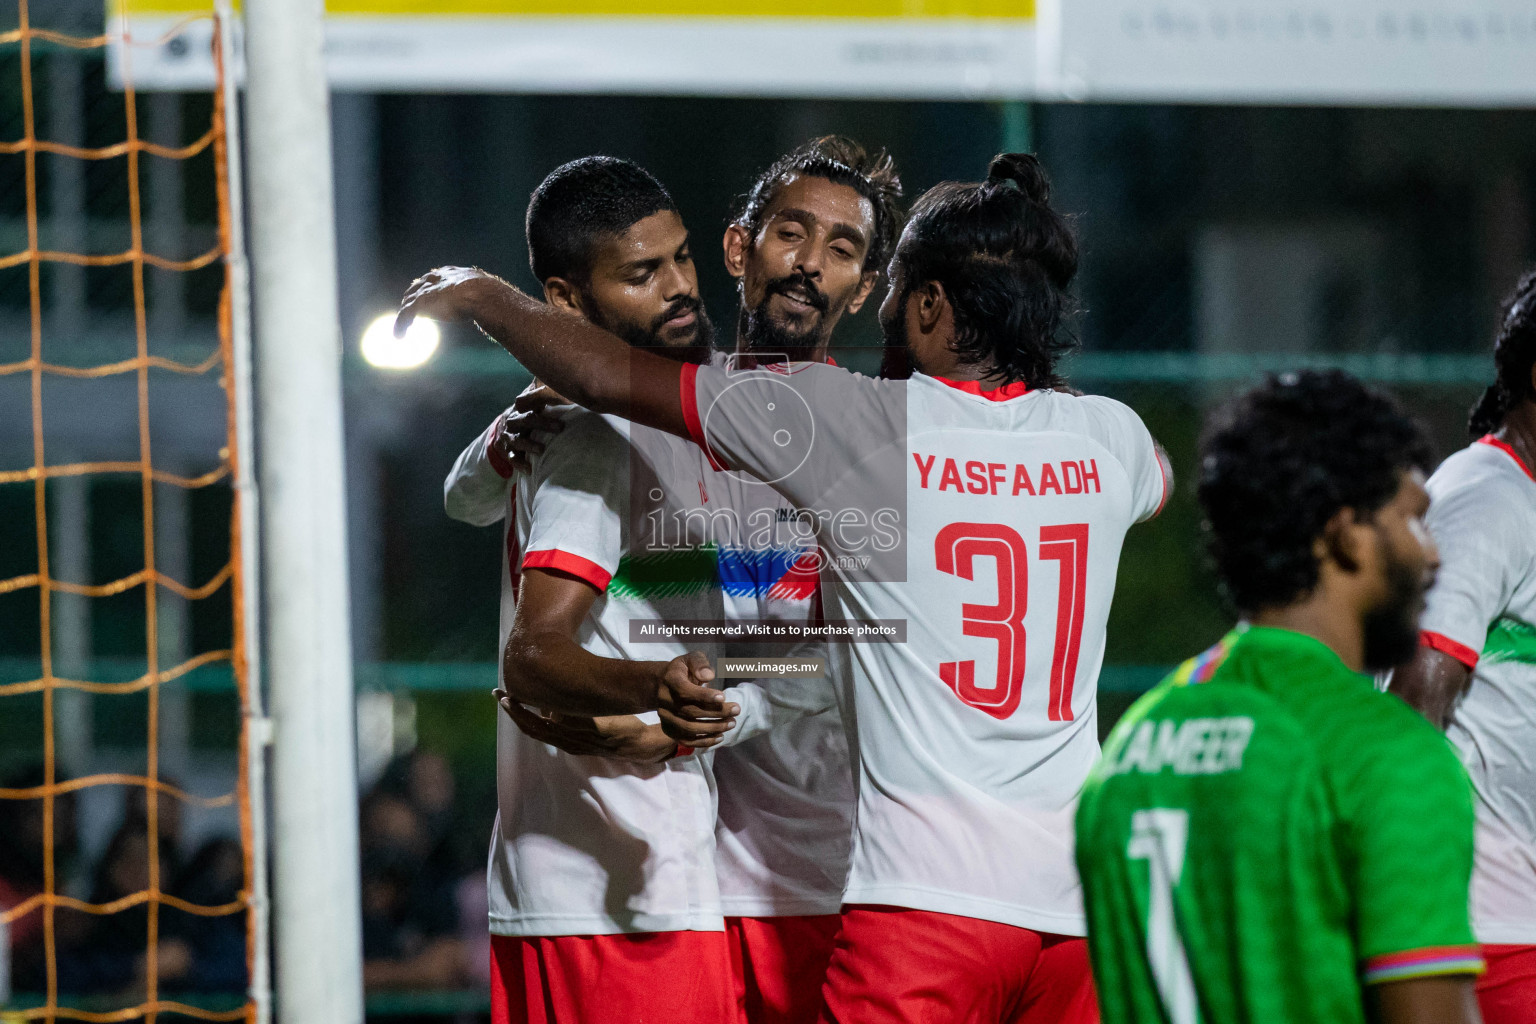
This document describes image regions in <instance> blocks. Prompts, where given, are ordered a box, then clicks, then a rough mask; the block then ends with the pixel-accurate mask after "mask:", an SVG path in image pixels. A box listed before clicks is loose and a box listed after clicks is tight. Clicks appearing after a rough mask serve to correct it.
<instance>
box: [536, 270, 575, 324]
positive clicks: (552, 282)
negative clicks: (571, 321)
mask: <svg viewBox="0 0 1536 1024" xmlns="http://www.w3.org/2000/svg"><path fill="white" fill-rule="evenodd" d="M544 301H545V302H547V303H549V304H550V306H552V307H553V308H555V309H557V310H559V311H560V312H562V313H575V314H576V315H577V316H582V315H583V313H582V309H581V292H580V291H579V290H578V289H577V288H576V286H575V285H574V284H572V283H571V282H570V281H568V280H566V279H565V278H563V277H551V278H549V279H548V280H546V281H545V282H544Z"/></svg>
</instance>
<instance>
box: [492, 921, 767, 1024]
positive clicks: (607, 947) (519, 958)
mask: <svg viewBox="0 0 1536 1024" xmlns="http://www.w3.org/2000/svg"><path fill="white" fill-rule="evenodd" d="M739 1019H740V1018H739V1015H738V1011H737V1008H736V991H735V981H734V976H733V974H732V972H731V956H730V952H729V950H728V949H727V948H726V943H725V933H724V932H645V933H639V934H634V933H630V934H623V935H532V936H511V935H493V936H491V1024H685V1022H686V1024H695V1022H697V1024H739Z"/></svg>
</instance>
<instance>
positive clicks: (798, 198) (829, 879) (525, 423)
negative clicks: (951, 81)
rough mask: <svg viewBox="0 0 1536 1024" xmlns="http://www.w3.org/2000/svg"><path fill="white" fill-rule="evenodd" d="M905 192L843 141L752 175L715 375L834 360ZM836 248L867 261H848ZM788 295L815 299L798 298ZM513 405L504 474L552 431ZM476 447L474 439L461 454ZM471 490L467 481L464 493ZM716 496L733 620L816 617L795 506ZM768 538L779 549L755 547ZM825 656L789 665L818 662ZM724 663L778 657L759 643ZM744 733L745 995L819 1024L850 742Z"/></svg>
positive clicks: (501, 437)
mask: <svg viewBox="0 0 1536 1024" xmlns="http://www.w3.org/2000/svg"><path fill="white" fill-rule="evenodd" d="M899 190H900V183H899V181H898V180H897V177H896V173H895V168H894V166H893V165H892V162H891V160H890V158H889V157H888V156H886V155H885V154H884V153H870V152H867V151H866V150H864V148H863V147H862V146H860V145H858V144H857V143H855V142H853V141H852V140H849V139H844V138H839V137H827V138H821V139H816V140H813V141H811V142H808V143H806V144H805V145H803V146H800V147H799V148H797V149H795V150H794V151H792V152H790V153H788V154H785V155H784V156H783V157H781V158H780V159H778V160H777V161H775V162H774V163H773V165H772V166H770V167H769V168H768V169H767V170H765V171H764V172H763V173H762V174H761V175H759V176H758V178H757V180H756V181H755V182H754V183H753V185H752V186H751V188H749V189H748V190H747V192H746V195H745V197H744V201H743V203H742V206H741V208H740V209H739V210H738V211H737V213H736V216H735V217H734V218H733V220H732V223H731V225H730V226H729V227H728V228H727V229H726V234H725V263H726V268H727V270H728V271H729V272H730V273H731V274H732V275H733V276H735V277H737V278H738V280H739V282H740V290H741V299H742V305H741V309H740V314H739V317H738V330H737V338H736V358H735V359H734V360H731V359H729V357H726V356H724V355H723V354H719V355H717V358H716V360H715V361H716V363H717V364H719V365H750V362H751V361H752V360H756V359H759V358H762V359H782V358H784V357H786V356H787V357H789V358H791V359H795V360H805V361H810V362H818V363H819V362H826V361H829V360H830V354H829V351H828V349H829V346H830V344H831V342H832V338H833V332H834V330H835V328H836V326H837V324H838V323H839V322H840V321H841V318H842V316H843V315H844V313H845V312H847V313H854V312H857V311H858V309H859V307H860V306H861V305H862V304H863V302H864V299H865V298H866V297H867V296H868V294H869V291H870V289H871V288H872V287H873V285H874V283H875V278H876V277H877V273H878V270H879V269H880V268H881V267H883V266H884V264H885V261H886V260H887V259H888V258H889V256H890V251H891V247H892V246H893V245H894V243H895V237H896V233H897V231H898V230H899V227H900V217H899V212H898V210H897V208H896V200H897V198H898V196H899ZM848 199H852V201H853V202H855V203H864V202H867V203H868V204H869V205H870V207H871V209H872V210H873V212H874V218H873V231H872V233H871V234H870V235H868V236H867V237H866V236H865V235H864V234H863V233H862V232H858V231H854V232H848V231H842V230H833V229H832V228H833V225H834V223H835V222H834V221H833V219H832V218H830V217H829V216H828V214H829V212H830V211H831V210H832V208H833V206H834V205H835V204H837V203H838V202H839V201H840V200H843V201H846V200H848ZM843 251H856V252H859V253H860V258H859V259H858V260H855V261H844V260H843V259H841V258H840V257H839V253H840V252H843ZM786 293H790V294H794V295H797V296H800V297H803V298H804V299H805V300H806V301H805V302H804V303H802V302H800V301H798V299H797V300H795V301H789V300H787V299H786V298H784V296H785V294H786ZM805 307H809V310H807V309H806V308H805ZM519 407H521V408H527V409H529V410H530V411H529V412H527V413H522V412H518V411H517V409H516V408H514V409H511V410H508V412H507V413H506V414H504V415H503V417H501V418H500V419H499V420H498V424H499V426H497V425H493V427H492V429H491V430H490V431H489V432H488V433H487V435H485V437H484V438H483V445H484V447H485V448H487V449H489V450H491V451H493V452H495V453H496V456H497V458H498V459H500V460H501V461H502V464H503V465H510V461H511V458H512V457H513V456H514V455H518V456H524V455H526V454H527V453H529V452H537V451H538V450H540V449H541V448H542V445H541V444H540V439H541V436H542V434H543V432H544V431H545V430H546V429H551V428H558V424H549V423H547V422H545V421H544V420H542V419H541V418H540V417H539V416H538V415H537V413H536V412H535V411H533V410H536V409H537V407H538V396H537V395H525V396H523V397H521V398H520V399H519ZM481 450H482V448H481V443H480V442H477V444H476V445H472V446H471V449H470V451H469V452H467V453H466V457H468V458H477V457H478V456H477V454H476V453H478V452H479V451H481ZM482 475H484V471H483V470H482ZM492 476H494V474H492ZM496 479H497V480H498V481H499V478H496ZM469 482H470V480H469V478H467V477H460V478H459V484H458V486H460V487H466V486H468V484H469ZM707 486H708V493H709V501H708V503H707V504H701V507H700V511H709V510H710V509H711V508H713V510H714V511H715V512H716V513H718V512H719V511H720V510H722V509H729V510H730V511H731V512H732V513H733V514H732V515H731V516H729V517H721V516H719V515H718V514H716V515H711V516H710V521H711V522H712V523H716V524H722V523H725V522H728V521H730V522H734V523H736V524H738V526H739V528H738V529H737V530H736V531H735V536H721V537H718V538H717V543H718V547H717V552H718V567H719V573H720V577H721V585H722V589H723V590H724V602H725V613H726V620H727V621H728V622H737V623H744V622H754V621H755V622H761V623H788V624H804V623H806V622H808V621H810V620H812V619H813V618H814V616H815V615H816V614H817V613H818V612H819V606H820V594H819V593H818V585H817V584H818V578H819V572H818V569H817V565H816V559H815V556H814V544H810V545H809V546H808V545H807V541H808V540H809V537H808V536H807V533H808V531H806V530H805V529H803V528H801V527H799V525H798V521H797V519H796V518H795V517H794V516H792V515H790V514H789V513H791V512H792V511H793V509H792V507H791V506H790V505H789V503H788V501H787V500H786V499H785V498H784V497H783V496H782V495H780V494H778V492H776V491H774V490H773V489H772V488H771V487H769V486H767V485H766V484H764V483H762V482H761V481H759V480H757V479H756V478H755V477H751V476H747V475H745V474H739V473H720V474H717V476H716V477H715V478H713V479H711V480H710V481H708V484H707ZM451 496H452V495H451V494H450V497H451ZM769 532H772V533H776V534H777V536H772V537H767V541H766V543H765V542H763V541H762V540H761V539H758V538H763V537H764V536H765V534H766V533H769ZM816 647H817V648H818V649H817V650H814V651H797V652H796V653H799V654H808V653H810V654H822V653H824V652H822V651H821V650H820V649H819V648H820V645H816ZM729 653H737V654H742V655H764V654H777V653H783V651H782V650H781V649H775V648H767V647H764V646H762V645H760V644H757V643H753V644H749V645H745V646H743V647H741V648H740V649H739V650H733V651H730V652H729ZM518 721H520V722H522V723H524V724H529V725H530V726H531V727H532V728H536V729H538V730H539V735H540V736H541V737H542V738H543V739H545V740H546V741H549V742H554V743H556V745H561V744H562V736H560V735H557V734H555V733H553V732H552V731H551V730H552V728H553V727H552V726H550V725H549V723H547V722H546V721H545V720H543V719H538V718H531V719H530V717H529V716H527V715H520V717H519V718H518ZM631 721H633V720H632V719H627V718H612V719H603V720H600V721H597V722H589V721H579V722H578V721H575V720H571V719H566V720H564V721H563V722H562V723H561V726H560V727H561V728H563V729H566V730H568V732H567V733H566V736H567V737H568V742H569V744H570V745H568V746H564V747H563V749H568V750H571V751H573V752H581V753H591V752H593V750H594V747H593V744H594V742H595V741H596V742H608V741H609V740H599V739H598V734H599V733H601V734H603V735H605V736H607V737H609V738H611V741H612V742H614V743H616V744H617V743H619V742H620V741H622V742H624V743H625V744H628V743H630V742H631V740H630V739H629V737H630V735H631V734H630V731H629V726H628V724H627V723H629V722H631ZM658 732H659V730H658ZM739 735H740V738H741V739H742V742H733V743H732V745H730V746H725V745H722V746H721V747H719V748H718V749H717V750H716V751H715V754H714V756H713V759H712V760H713V768H714V775H715V781H716V785H717V789H718V795H719V801H718V803H719V820H718V824H717V828H716V867H717V874H718V881H719V887H720V901H721V906H722V908H723V910H724V912H725V927H726V933H727V939H728V941H729V942H730V945H731V952H732V957H733V961H734V963H735V967H736V983H737V987H738V993H739V996H740V998H741V1002H742V1009H743V1012H744V1014H745V1018H746V1021H747V1024H811V1022H813V1021H814V1020H815V1019H816V1016H817V1013H818V1011H819V1009H820V991H821V983H822V980H823V978H824V977H825V975H826V966H827V961H828V960H829V958H830V957H831V954H832V942H833V938H834V937H835V935H836V932H837V928H838V924H839V916H838V909H839V907H840V904H841V902H842V892H843V885H844V882H845V880H846V877H847V873H848V848H849V839H850V836H849V832H850V826H851V820H852V816H853V783H852V775H851V771H850V768H849V763H848V750H847V740H846V738H845V737H844V734H843V730H842V726H841V723H840V721H838V718H837V715H836V712H835V709H831V708H828V709H827V710H825V711H822V712H821V713H819V714H812V715H808V716H807V717H804V718H800V719H798V720H795V721H793V722H790V723H786V724H784V725H782V726H781V727H779V728H775V729H774V730H773V731H772V732H771V733H770V734H768V735H751V736H747V735H746V734H745V733H743V734H739ZM727 739H728V741H733V740H736V739H737V736H731V737H728V738H727ZM617 756H624V753H623V751H619V752H617Z"/></svg>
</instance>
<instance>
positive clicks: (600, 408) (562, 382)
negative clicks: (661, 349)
mask: <svg viewBox="0 0 1536 1024" xmlns="http://www.w3.org/2000/svg"><path fill="white" fill-rule="evenodd" d="M417 316H430V317H438V318H441V319H446V320H454V321H466V320H468V321H473V322H474V323H475V325H476V326H478V327H479V328H480V329H481V330H482V331H484V332H485V333H486V334H487V335H489V336H490V337H491V338H492V339H493V340H495V342H496V343H497V344H499V345H500V346H501V347H502V348H504V349H506V350H507V351H508V352H510V353H512V355H513V356H514V357H516V358H517V360H518V361H519V362H521V363H522V364H523V365H524V366H525V367H527V368H528V369H529V370H530V371H532V373H533V374H534V376H536V377H538V378H539V379H540V380H542V381H543V382H544V383H545V384H547V385H549V386H550V387H551V388H553V389H554V390H555V391H558V392H559V393H560V394H562V395H564V396H565V397H566V398H567V399H568V400H570V401H572V402H575V403H576V404H578V405H582V406H585V407H586V408H588V409H591V410H592V411H593V412H600V413H614V414H616V415H619V416H623V417H625V418H627V419H631V420H633V421H635V422H636V423H644V424H646V425H647V426H652V427H656V428H658V429H660V430H666V431H669V432H670V433H674V434H677V435H679V436H681V437H687V436H688V429H687V424H686V422H685V420H684V418H683V410H682V402H681V401H680V399H679V387H678V384H679V377H680V375H681V373H682V364H681V363H678V362H676V361H674V360H671V359H664V358H662V357H661V356H658V355H655V354H654V353H650V352H644V351H640V350H637V349H632V348H630V347H629V346H628V345H626V344H624V342H622V341H620V340H619V339H618V338H616V337H614V336H613V335H612V334H609V333H608V332H607V331H605V330H603V329H602V328H600V327H595V326H593V325H592V324H590V323H588V322H587V321H586V320H584V319H582V318H581V317H577V316H571V315H569V314H565V313H558V312H556V311H555V310H554V309H552V308H551V307H550V306H548V305H546V304H545V303H543V302H540V301H538V300H537V299H534V298H533V297H531V296H529V295H525V294H523V293H522V292H521V291H519V290H518V289H516V288H514V287H512V286H511V285H510V284H508V283H507V282H505V281H503V280H502V279H501V278H499V277H496V276H494V275H492V274H487V273H486V272H485V271H483V270H477V269H474V268H467V267H439V268H438V269H437V270H434V271H432V272H431V273H429V274H426V275H425V276H423V277H420V278H418V279H417V280H416V281H415V282H414V283H413V284H412V285H411V287H410V289H409V290H408V291H407V292H406V294H405V299H404V300H403V301H402V303H401V306H400V314H399V317H398V318H397V319H396V321H395V330H396V331H402V330H404V329H405V328H406V327H407V326H408V325H409V324H410V321H411V319H412V318H414V317H417Z"/></svg>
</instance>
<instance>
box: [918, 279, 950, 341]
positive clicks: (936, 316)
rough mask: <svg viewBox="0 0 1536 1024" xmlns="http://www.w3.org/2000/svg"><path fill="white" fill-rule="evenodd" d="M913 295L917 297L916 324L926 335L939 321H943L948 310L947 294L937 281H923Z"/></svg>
mask: <svg viewBox="0 0 1536 1024" xmlns="http://www.w3.org/2000/svg"><path fill="white" fill-rule="evenodd" d="M915 294H916V295H917V324H918V326H919V327H921V328H922V329H923V333H924V334H926V333H928V332H929V331H932V330H933V329H934V328H935V327H937V326H939V321H941V320H943V319H944V314H945V312H946V311H947V310H948V309H949V293H948V292H946V291H945V290H944V285H942V284H941V283H939V282H938V281H925V282H923V286H922V287H921V288H919V289H917V291H916V293H915Z"/></svg>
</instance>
